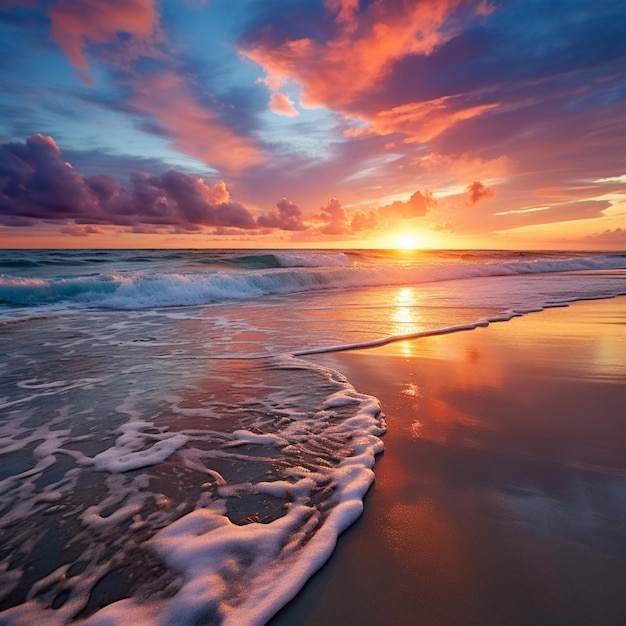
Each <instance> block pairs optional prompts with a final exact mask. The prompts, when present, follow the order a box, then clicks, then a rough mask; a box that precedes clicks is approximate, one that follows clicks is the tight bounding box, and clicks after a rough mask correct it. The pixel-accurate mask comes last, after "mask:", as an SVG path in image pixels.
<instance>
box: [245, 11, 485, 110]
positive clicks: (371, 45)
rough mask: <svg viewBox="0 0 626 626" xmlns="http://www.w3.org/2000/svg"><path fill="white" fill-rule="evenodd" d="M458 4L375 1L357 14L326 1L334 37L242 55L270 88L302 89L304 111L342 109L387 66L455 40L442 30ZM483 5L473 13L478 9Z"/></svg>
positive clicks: (262, 46) (261, 46) (264, 46)
mask: <svg viewBox="0 0 626 626" xmlns="http://www.w3.org/2000/svg"><path fill="white" fill-rule="evenodd" d="M462 3H463V0H424V1H422V2H419V3H416V2H406V1H405V2H401V3H390V2H374V3H372V4H371V5H370V6H369V7H368V8H367V9H366V10H364V11H361V12H359V13H357V10H358V2H355V1H352V0H327V1H326V3H325V4H326V7H327V8H328V9H330V10H332V11H335V12H338V13H337V16H336V19H335V21H336V24H337V25H338V27H339V28H338V29H337V34H336V36H335V37H334V38H333V39H331V40H330V41H326V42H316V41H313V40H312V39H308V38H303V39H298V40H290V41H286V42H284V43H282V44H276V42H274V41H269V40H266V41H262V42H260V43H258V44H256V45H250V46H248V47H247V48H246V49H244V50H242V54H244V55H245V56H247V57H248V58H250V59H251V60H252V61H254V62H255V63H257V64H259V65H260V66H262V67H263V68H264V69H265V71H266V73H267V75H268V77H267V79H266V82H267V83H268V84H269V85H273V86H274V88H275V86H276V85H278V84H280V83H281V82H283V81H284V80H285V79H291V80H294V81H295V82H297V83H298V84H300V85H301V86H302V88H303V91H302V97H301V102H302V104H303V105H304V106H307V107H315V106H329V107H339V108H340V107H342V106H345V105H346V104H348V103H349V102H350V101H352V99H353V98H354V96H355V95H356V94H358V93H361V92H365V91H367V90H368V89H370V88H372V87H374V85H375V84H376V82H377V81H378V80H379V79H380V78H381V77H382V76H383V75H385V74H386V73H387V72H388V71H390V69H391V66H392V64H393V63H394V62H395V61H398V60H400V59H402V58H404V57H406V56H408V55H415V54H422V55H428V54H430V53H432V52H433V50H435V49H436V48H437V47H438V46H441V45H442V44H443V43H445V42H447V41H448V40H450V39H451V38H452V37H453V36H454V35H455V30H454V29H453V28H451V27H447V28H445V29H444V28H443V26H444V24H445V23H446V21H447V19H448V18H449V17H450V15H451V14H452V13H453V12H454V11H455V10H456V9H457V8H458V7H459V6H460V5H461V4H462ZM481 7H482V5H481V6H480V7H478V8H477V11H479V10H483V9H482V8H481Z"/></svg>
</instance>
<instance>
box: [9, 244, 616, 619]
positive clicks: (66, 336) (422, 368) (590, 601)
mask: <svg viewBox="0 0 626 626" xmlns="http://www.w3.org/2000/svg"><path fill="white" fill-rule="evenodd" d="M625 258H626V257H624V255H620V254H606V253H587V252H577V253H569V252H517V251H509V252H507V251H476V250H475V251H464V252H458V251H430V252H424V253H420V254H417V253H416V254H410V255H407V254H398V253H397V252H394V251H376V250H375V251H339V250H335V251H311V250H308V251H307V250H302V251H298V252H297V253H290V254H286V253H284V252H281V251H273V252H272V251H240V250H220V251H207V250H174V251H170V250H131V251H123V250H101V251H67V250H34V251H14V252H12V251H4V252H3V256H2V258H1V259H0V269H2V270H3V272H2V275H1V276H0V322H1V323H0V372H1V374H2V375H1V376H0V411H1V412H0V624H2V625H3V626H5V625H6V626H30V624H35V623H37V624H39V623H41V624H59V625H67V624H77V623H81V624H85V625H86V626H96V625H97V626H100V625H101V624H103V623H106V624H107V625H111V626H123V625H124V624H127V623H145V624H154V625H155V626H158V625H160V626H171V624H174V623H176V624H181V626H188V625H192V624H224V626H240V625H242V624H245V626H263V625H264V624H266V623H267V622H268V621H270V620H272V619H274V620H275V624H289V625H291V624H314V623H315V624H320V623H324V624H345V623H357V624H412V623H415V624H467V623H479V624H502V623H507V624H509V623H512V624H515V623H533V624H535V623H542V624H543V623H567V624H572V623H574V624H575V623H602V624H613V623H620V621H621V616H622V614H624V609H625V608H626V607H625V606H624V601H623V599H622V598H623V597H626V594H624V593H622V591H623V581H624V580H626V576H625V574H626V570H625V562H624V561H625V560H626V559H625V558H624V553H625V550H624V536H625V534H624V531H623V528H624V526H625V525H624V522H625V521H626V520H625V517H626V502H625V499H624V495H623V494H624V476H625V475H626V472H625V471H624V469H625V465H626V463H625V462H624V459H625V458H626V454H625V450H624V448H625V441H626V437H625V436H624V435H625V428H624V418H623V415H622V414H623V409H622V407H624V406H626V402H624V400H625V399H626V398H625V385H624V381H625V380H626V371H625V364H626V359H625V358H624V345H625V344H626V341H625V336H624V329H625V328H626V327H625V325H624V316H625V304H624V300H625V298H624V295H626V274H625V273H624V272H625ZM568 305H569V306H568ZM354 523H356V525H355V526H354V527H353V526H352V525H353V524H354ZM325 564H326V565H325ZM318 571H319V573H318V574H316V572H318ZM301 590H302V593H300V591H301ZM294 598H295V601H294V602H293V603H291V604H290V605H289V606H288V607H287V608H286V609H285V610H284V611H283V612H282V613H281V610H282V609H283V607H285V606H286V605H288V604H289V603H290V602H291V601H292V600H293V599H294ZM274 616H276V617H274Z"/></svg>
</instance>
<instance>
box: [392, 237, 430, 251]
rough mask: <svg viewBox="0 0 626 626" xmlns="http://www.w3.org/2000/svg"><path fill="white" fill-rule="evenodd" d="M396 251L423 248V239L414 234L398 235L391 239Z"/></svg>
mask: <svg viewBox="0 0 626 626" xmlns="http://www.w3.org/2000/svg"><path fill="white" fill-rule="evenodd" d="M392 245H393V247H394V248H395V249H396V250H417V249H420V248H423V247H424V238H423V237H422V236H421V235H418V234H416V233H398V234H397V235H394V236H393V238H392Z"/></svg>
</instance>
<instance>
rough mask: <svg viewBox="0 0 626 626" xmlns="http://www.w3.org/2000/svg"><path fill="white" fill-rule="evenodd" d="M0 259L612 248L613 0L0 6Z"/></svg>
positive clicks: (618, 21) (619, 171) (618, 42)
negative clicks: (265, 250)
mask: <svg viewBox="0 0 626 626" xmlns="http://www.w3.org/2000/svg"><path fill="white" fill-rule="evenodd" d="M1 7H2V8H0V144H1V145H0V193H1V196H0V247H72V248H89V247H159V246H167V247H203V246H219V247H256V248H258V247H301V248H302V247H320V246H323V247H345V246H351V247H395V246H407V247H412V246H418V247H444V248H477V247H479V248H501V249H504V248H550V249H570V248H575V249H622V250H623V249H626V35H625V32H626V4H624V3H623V2H619V1H618V0H596V1H594V2H589V0H584V1H579V0H478V1H472V0H468V1H463V0H413V1H409V0H374V1H371V0H369V1H366V0H361V1H359V0H323V1H322V0H319V1H316V0H271V1H270V0H228V1H227V0H205V1H200V0H164V1H156V0H51V1H44V0H3V1H2V5H1Z"/></svg>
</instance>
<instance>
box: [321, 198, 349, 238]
mask: <svg viewBox="0 0 626 626" xmlns="http://www.w3.org/2000/svg"><path fill="white" fill-rule="evenodd" d="M313 219H314V220H316V221H317V222H320V224H321V225H320V226H319V229H318V230H319V232H320V233H322V234H324V235H348V234H350V233H351V232H352V230H351V228H350V224H349V223H348V216H347V214H346V210H345V208H344V206H343V204H342V203H341V202H340V201H339V200H337V198H331V199H330V200H328V202H326V203H325V204H324V205H323V206H321V207H320V212H319V213H317V214H316V215H314V216H313Z"/></svg>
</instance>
